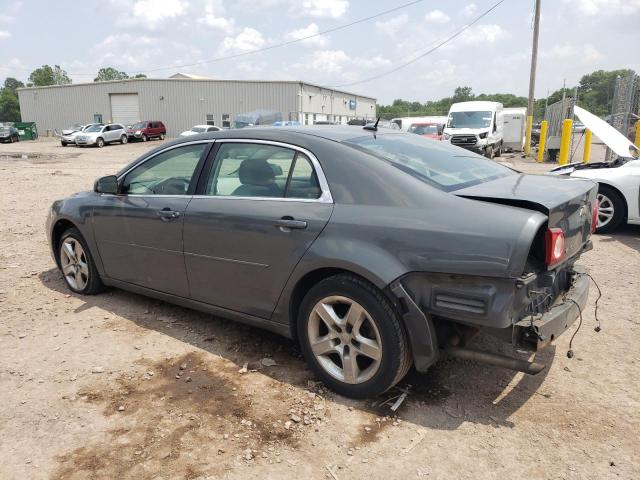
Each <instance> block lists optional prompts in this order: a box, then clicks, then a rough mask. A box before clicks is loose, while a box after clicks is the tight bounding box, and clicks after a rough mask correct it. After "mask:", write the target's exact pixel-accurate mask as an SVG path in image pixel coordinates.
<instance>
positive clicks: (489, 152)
mask: <svg viewBox="0 0 640 480" xmlns="http://www.w3.org/2000/svg"><path fill="white" fill-rule="evenodd" d="M484 156H485V157H487V158H488V159H489V160H492V159H493V156H494V154H493V145H487V148H485V150H484Z"/></svg>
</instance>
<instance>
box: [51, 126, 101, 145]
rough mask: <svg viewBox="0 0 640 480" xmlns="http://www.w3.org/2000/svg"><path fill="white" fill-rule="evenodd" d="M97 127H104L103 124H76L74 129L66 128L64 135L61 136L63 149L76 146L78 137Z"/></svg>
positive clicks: (63, 131)
mask: <svg viewBox="0 0 640 480" xmlns="http://www.w3.org/2000/svg"><path fill="white" fill-rule="evenodd" d="M95 125H100V126H102V123H88V124H86V125H83V124H80V123H76V124H75V125H74V126H73V127H69V128H65V129H64V130H62V135H61V136H60V143H61V144H62V146H63V147H66V146H67V145H75V144H76V135H78V134H79V133H80V132H84V131H85V130H86V129H87V128H90V127H93V126H95Z"/></svg>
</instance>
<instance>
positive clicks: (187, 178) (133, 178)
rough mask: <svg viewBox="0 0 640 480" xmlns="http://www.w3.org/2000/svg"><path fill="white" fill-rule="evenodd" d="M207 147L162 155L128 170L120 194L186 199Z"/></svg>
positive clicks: (173, 151) (202, 145)
mask: <svg viewBox="0 0 640 480" xmlns="http://www.w3.org/2000/svg"><path fill="white" fill-rule="evenodd" d="M207 145H208V144H207V143H199V144H195V145H186V146H184V147H178V148H173V149H171V150H167V151H166V152H162V153H160V154H158V155H156V156H155V157H153V158H151V159H149V160H147V161H145V162H143V163H142V164H141V165H139V166H137V167H136V168H134V169H133V170H131V171H130V172H129V173H128V174H127V175H126V177H125V179H124V182H123V184H122V193H125V194H133V195H186V194H187V192H188V190H189V186H190V185H191V182H192V180H193V176H194V173H195V171H196V167H197V166H198V162H199V161H200V157H201V156H202V153H203V152H204V150H205V148H206V147H207Z"/></svg>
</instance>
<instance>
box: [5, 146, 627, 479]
mask: <svg viewBox="0 0 640 480" xmlns="http://www.w3.org/2000/svg"><path fill="white" fill-rule="evenodd" d="M157 144H158V142H152V143H151V144H129V145H114V146H108V147H105V148H103V149H100V150H99V149H77V148H71V147H67V148H63V147H61V146H59V144H58V143H56V142H53V141H51V140H41V141H37V142H22V143H20V144H15V145H0V198H1V199H2V208H3V212H4V213H3V219H2V222H1V224H0V242H1V243H0V244H1V245H2V249H1V250H0V312H1V315H0V392H1V393H0V478H2V479H7V480H9V479H44V478H51V479H98V478H99V479H115V478H117V479H183V478H186V479H207V478H228V479H246V478H305V479H310V480H311V479H332V480H337V479H339V480H344V479H353V478H367V479H371V480H373V479H385V480H388V479H394V478H408V479H411V478H430V479H452V478H460V479H493V478H530V479H608V478H620V479H634V478H636V479H637V478H640V447H639V445H640V443H639V436H638V432H640V387H639V383H638V371H639V369H640V347H639V345H640V320H639V319H638V312H640V295H639V294H638V290H639V289H640V275H639V273H638V272H640V227H626V228H624V229H622V230H621V231H620V232H619V233H617V234H615V235H601V236H596V237H595V239H594V244H595V245H594V247H595V248H594V250H593V251H591V252H589V253H587V254H586V255H584V256H583V259H582V263H583V264H585V265H586V266H587V267H588V269H589V271H590V272H591V274H592V275H593V276H594V278H595V279H596V281H597V282H598V283H599V284H600V287H601V288H602V293H603V297H602V300H601V301H600V308H599V316H600V317H601V320H602V331H601V332H600V333H596V332H595V331H594V326H595V321H594V310H593V302H594V300H595V298H596V295H595V289H592V293H591V296H590V303H589V306H588V308H586V310H585V312H584V323H583V325H582V329H581V330H580V332H579V334H578V335H577V336H576V337H575V340H574V350H575V352H576V356H575V357H574V358H573V359H569V358H567V356H566V352H567V349H568V344H569V337H570V335H569V334H565V335H563V336H562V337H561V338H560V339H558V341H557V342H556V344H555V345H553V346H551V347H550V348H548V349H547V350H545V351H543V352H541V353H539V354H538V356H537V357H538V360H539V361H542V362H544V363H545V364H547V365H548V368H547V369H546V370H545V371H544V372H543V373H541V374H539V375H537V376H531V377H525V376H523V375H522V374H514V373H513V372H510V371H507V370H502V369H498V368H494V367H487V366H483V365H480V364H476V363H472V362H464V361H459V360H450V359H448V360H447V359H445V360H442V361H441V362H439V363H438V364H437V365H436V366H434V367H433V368H432V369H431V370H430V371H429V372H428V373H427V374H424V375H419V374H417V373H415V372H412V373H410V374H409V376H408V377H407V378H406V379H405V381H404V382H403V383H402V385H401V387H402V388H403V389H408V391H409V395H408V396H407V398H406V400H405V401H404V403H403V404H402V405H401V406H400V408H399V409H398V411H397V412H396V416H394V414H393V412H392V411H391V410H390V408H389V405H388V404H387V405H380V403H381V402H382V401H384V400H386V399H388V398H391V397H394V396H397V395H399V394H400V393H401V392H400V391H399V390H394V391H392V392H389V394H388V395H387V396H385V397H384V398H382V399H371V400H368V401H353V400H349V399H346V398H343V397H340V396H338V395H335V394H333V393H331V392H329V391H327V390H325V389H324V388H323V387H322V385H320V384H318V383H316V382H314V379H313V378H312V376H311V374H310V372H309V370H308V369H307V368H306V366H305V363H304V361H303V360H302V359H301V357H300V353H299V350H298V348H297V346H296V345H295V344H294V343H293V342H291V341H289V340H286V339H283V338H280V337H277V336H275V335H272V334H269V333H265V332H263V331H261V330H258V329H254V328H249V327H246V326H242V325H239V324H235V323H232V322H229V321H226V320H222V319H218V318H214V317H211V316H208V315H204V314H201V313H197V312H194V311H191V310H188V309H185V308H180V307H176V306H172V305H168V304H165V303H162V302H158V301H155V300H151V299H148V298H145V297H142V296H139V295H134V294H131V293H126V292H124V291H120V290H110V291H108V292H107V293H104V294H101V295H98V296H93V297H82V296H78V295H72V294H70V292H69V291H68V290H67V289H66V288H65V285H64V281H63V280H62V278H61V276H60V274H59V273H58V272H57V270H55V268H54V263H53V260H52V258H51V256H50V254H49V249H48V245H47V242H46V238H45V233H44V221H45V216H46V212H47V209H48V207H49V205H50V204H51V202H52V201H53V200H55V199H59V198H62V197H65V196H67V195H69V194H71V193H73V192H76V191H80V190H86V189H90V188H92V185H93V181H94V179H95V178H97V177H98V176H101V175H104V174H109V173H114V172H115V171H117V170H118V169H119V168H120V167H122V166H123V165H125V164H126V163H128V162H129V161H131V160H133V159H134V158H135V157H136V156H138V155H139V154H141V153H142V152H144V151H145V150H146V149H148V148H150V147H152V146H156V145H157ZM506 161H507V162H510V163H511V164H512V165H514V166H516V167H517V168H521V169H525V170H530V171H541V170H544V169H547V168H548V167H549V166H548V165H543V166H539V165H535V164H532V163H528V162H524V161H523V160H520V159H519V158H511V159H508V158H507V159H506ZM574 329H575V328H574ZM483 344H484V347H490V346H492V345H497V343H496V342H495V341H494V340H492V339H490V338H485V337H482V338H478V339H477V340H476V346H478V347H480V348H483ZM501 348H504V351H505V352H508V351H509V350H508V348H507V347H501ZM274 363H275V364H274ZM244 365H247V368H246V370H247V372H246V373H241V370H242V367H243V366H244Z"/></svg>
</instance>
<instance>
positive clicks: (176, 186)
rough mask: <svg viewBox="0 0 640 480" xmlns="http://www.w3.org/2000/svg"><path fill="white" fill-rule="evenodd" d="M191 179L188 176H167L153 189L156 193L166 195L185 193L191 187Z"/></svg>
mask: <svg viewBox="0 0 640 480" xmlns="http://www.w3.org/2000/svg"><path fill="white" fill-rule="evenodd" d="M190 183H191V180H187V179H186V178H179V177H176V178H167V179H166V180H163V181H162V182H160V183H158V184H156V185H155V187H154V189H153V191H154V193H156V194H160V195H162V194H164V195H184V194H185V193H187V190H188V189H189V184H190Z"/></svg>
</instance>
